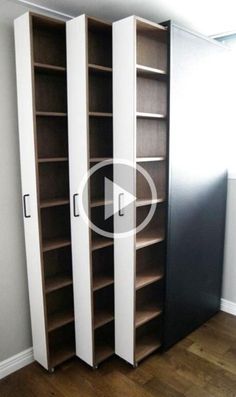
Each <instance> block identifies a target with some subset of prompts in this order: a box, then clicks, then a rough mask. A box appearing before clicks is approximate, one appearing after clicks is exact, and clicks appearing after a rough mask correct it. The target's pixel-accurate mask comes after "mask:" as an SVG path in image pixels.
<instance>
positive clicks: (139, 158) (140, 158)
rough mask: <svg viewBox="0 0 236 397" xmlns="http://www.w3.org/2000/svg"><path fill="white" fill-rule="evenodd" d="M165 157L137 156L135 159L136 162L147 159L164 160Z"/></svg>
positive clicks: (144, 161)
mask: <svg viewBox="0 0 236 397" xmlns="http://www.w3.org/2000/svg"><path fill="white" fill-rule="evenodd" d="M164 160H165V157H163V156H159V157H137V158H136V161H137V163H147V162H149V161H164Z"/></svg>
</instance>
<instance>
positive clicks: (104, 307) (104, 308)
mask: <svg viewBox="0 0 236 397" xmlns="http://www.w3.org/2000/svg"><path fill="white" fill-rule="evenodd" d="M93 303H94V328H95V329H96V328H99V327H102V326H104V325H106V324H108V323H110V322H111V321H113V320H114V287H113V285H111V286H109V287H107V288H103V289H100V290H98V291H96V292H94V294H93Z"/></svg>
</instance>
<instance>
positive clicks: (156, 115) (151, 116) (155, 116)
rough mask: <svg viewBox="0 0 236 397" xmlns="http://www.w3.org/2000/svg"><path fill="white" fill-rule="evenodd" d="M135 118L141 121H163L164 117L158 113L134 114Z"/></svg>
mask: <svg viewBox="0 0 236 397" xmlns="http://www.w3.org/2000/svg"><path fill="white" fill-rule="evenodd" d="M136 116H137V117H139V118H143V119H164V118H165V117H166V116H165V115H164V114H160V113H143V112H136Z"/></svg>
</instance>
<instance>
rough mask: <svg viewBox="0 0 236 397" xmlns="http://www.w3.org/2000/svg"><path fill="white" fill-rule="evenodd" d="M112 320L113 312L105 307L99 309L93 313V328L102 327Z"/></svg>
mask: <svg viewBox="0 0 236 397" xmlns="http://www.w3.org/2000/svg"><path fill="white" fill-rule="evenodd" d="M113 320H114V314H113V313H112V312H111V311H109V310H107V309H100V310H98V311H97V312H96V313H95V314H94V329H97V328H100V327H103V325H106V324H109V323H110V322H111V321H113Z"/></svg>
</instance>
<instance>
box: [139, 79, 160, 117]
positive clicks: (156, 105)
mask: <svg viewBox="0 0 236 397" xmlns="http://www.w3.org/2000/svg"><path fill="white" fill-rule="evenodd" d="M137 112H141V113H159V114H162V115H164V116H165V115H166V114H167V83H166V82H165V81H162V80H153V79H150V78H148V77H139V76H137Z"/></svg>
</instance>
